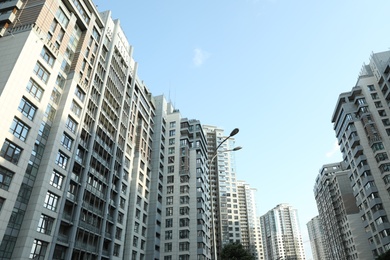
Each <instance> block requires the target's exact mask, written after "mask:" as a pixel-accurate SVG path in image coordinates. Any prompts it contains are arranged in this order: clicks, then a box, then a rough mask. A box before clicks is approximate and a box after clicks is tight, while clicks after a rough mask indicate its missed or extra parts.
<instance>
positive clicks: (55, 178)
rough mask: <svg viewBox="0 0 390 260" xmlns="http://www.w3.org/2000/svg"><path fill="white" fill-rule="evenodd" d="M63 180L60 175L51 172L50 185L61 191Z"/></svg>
mask: <svg viewBox="0 0 390 260" xmlns="http://www.w3.org/2000/svg"><path fill="white" fill-rule="evenodd" d="M63 180H64V176H63V175H62V174H59V173H58V172H56V171H53V172H52V174H51V177H50V185H51V186H53V187H55V188H57V189H61V188H62V182H63Z"/></svg>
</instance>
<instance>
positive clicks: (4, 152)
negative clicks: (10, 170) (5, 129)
mask: <svg viewBox="0 0 390 260" xmlns="http://www.w3.org/2000/svg"><path fill="white" fill-rule="evenodd" d="M21 153H22V149H21V148H20V147H19V146H17V145H15V144H14V143H12V142H10V141H8V140H5V141H4V144H3V146H2V147H1V151H0V156H1V157H3V158H4V159H6V160H7V161H10V162H12V163H13V164H18V161H19V158H20V154H21Z"/></svg>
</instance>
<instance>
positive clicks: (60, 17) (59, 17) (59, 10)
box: [56, 8, 69, 28]
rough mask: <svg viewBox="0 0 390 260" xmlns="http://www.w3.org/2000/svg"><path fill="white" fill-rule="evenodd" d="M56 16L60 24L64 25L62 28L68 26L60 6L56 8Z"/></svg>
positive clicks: (66, 18)
mask: <svg viewBox="0 0 390 260" xmlns="http://www.w3.org/2000/svg"><path fill="white" fill-rule="evenodd" d="M56 17H57V19H58V21H59V22H60V23H61V25H62V26H64V28H66V27H67V26H68V23H69V19H68V17H67V16H66V15H65V13H64V11H63V10H62V9H61V8H58V10H57V13H56Z"/></svg>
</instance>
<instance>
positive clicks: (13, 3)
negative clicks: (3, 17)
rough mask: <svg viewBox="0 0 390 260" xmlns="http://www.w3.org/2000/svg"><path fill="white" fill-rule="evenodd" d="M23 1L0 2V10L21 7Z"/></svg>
mask: <svg viewBox="0 0 390 260" xmlns="http://www.w3.org/2000/svg"><path fill="white" fill-rule="evenodd" d="M22 5H23V3H22V1H21V0H10V1H5V2H1V3H0V10H7V9H8V10H9V9H14V8H17V9H20V8H21V7H22Z"/></svg>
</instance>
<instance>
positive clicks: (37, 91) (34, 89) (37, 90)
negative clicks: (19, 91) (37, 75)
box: [26, 79, 43, 101]
mask: <svg viewBox="0 0 390 260" xmlns="http://www.w3.org/2000/svg"><path fill="white" fill-rule="evenodd" d="M26 89H27V91H28V92H29V93H30V94H31V95H32V96H33V97H34V98H35V99H37V100H38V101H40V100H41V98H42V95H43V88H41V87H40V86H39V85H38V84H37V83H36V82H35V81H34V80H32V79H30V80H29V82H28V83H27V87H26Z"/></svg>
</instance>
